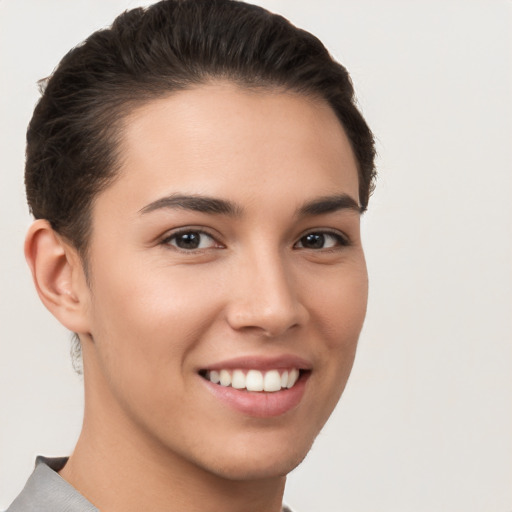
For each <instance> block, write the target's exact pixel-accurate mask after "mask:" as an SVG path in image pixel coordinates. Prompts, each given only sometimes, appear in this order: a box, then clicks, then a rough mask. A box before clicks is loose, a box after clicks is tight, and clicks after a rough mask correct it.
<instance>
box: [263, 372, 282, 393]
mask: <svg viewBox="0 0 512 512" xmlns="http://www.w3.org/2000/svg"><path fill="white" fill-rule="evenodd" d="M280 389H281V376H280V375H279V372H278V371H277V370H270V371H269V372H267V373H266V374H265V378H264V379H263V390H264V391H279V390H280Z"/></svg>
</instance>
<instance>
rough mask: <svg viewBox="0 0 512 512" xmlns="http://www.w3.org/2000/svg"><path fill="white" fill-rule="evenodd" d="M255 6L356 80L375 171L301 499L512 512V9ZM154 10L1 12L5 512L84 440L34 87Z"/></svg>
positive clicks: (293, 485) (10, 3)
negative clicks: (28, 184) (49, 269)
mask: <svg viewBox="0 0 512 512" xmlns="http://www.w3.org/2000/svg"><path fill="white" fill-rule="evenodd" d="M147 3H149V2H147ZM257 3H261V4H262V5H264V6H267V7H269V8H271V9H273V10H275V11H277V12H281V13H283V14H284V15H285V16H287V17H289V18H290V19H291V20H292V21H293V22H295V23H296V24H298V25H299V26H302V27H304V28H307V29H309V30H310V31H312V32H314V33H315V34H317V35H318V36H319V37H320V38H321V39H322V40H323V41H324V42H325V43H326V45H327V46H328V47H329V48H330V49H331V51H332V52H333V54H334V55H335V56H336V57H337V58H338V59H339V60H341V62H343V63H344V64H345V65H346V66H347V67H348V69H349V70H350V71H351V73H352V76H353V80H354V82H355V85H356V89H357V91H358V97H359V100H360V104H361V106H362V109H363V112H364V114H365V115H366V117H367V119H368V121H369V123H370V125H371V126H372V128H373V130H374V131H375V134H376V136H377V139H378V150H379V155H380V156H379V160H378V166H379V171H380V180H379V184H378V189H377V192H376V193H375V195H374V197H373V200H372V201H371V202H370V210H369V212H368V213H367V214H366V215H365V217H364V222H363V224H364V227H363V229H364V232H365V241H366V250H367V256H368V265H369V271H370V281H371V282H370V285H371V290H370V303H369V310H368V318H367V322H366V325H365V328H364V330H363V334H362V337H361V342H360V348H359V353H358V357H357V360H356V364H355V367H354V371H353V374H352V377H351V380H350V382H349V385H348V387H347V389H346V392H345V395H344V397H343V399H342V403H341V404H340V406H339V407H338V409H337V410H336V412H335V414H334V415H333V417H332V419H331V420H330V422H329V423H328V425H327V427H326V428H325V430H324V431H323V433H322V434H321V435H320V436H319V438H318V440H317V442H316V444H315V446H314V448H313V451H312V452H311V454H310V455H309V457H308V459H307V461H306V462H305V463H304V464H303V465H302V466H301V467H300V468H299V469H297V470H296V471H295V472H294V473H293V474H292V475H291V476H290V478H289V484H288V488H287V493H286V496H287V499H288V501H289V502H290V503H291V504H292V505H293V506H295V507H296V508H297V510H298V511H302V512H317V511H320V510H322V511H325V512H339V511H361V512H366V511H370V510H371V511H377V512H379V511H389V512H391V511H393V512H410V511H414V512H422V511H425V512H437V511H449V512H458V511H461V512H490V511H496V512H499V511H503V512H505V511H508V512H510V510H512V434H511V432H512V383H511V380H512V378H511V366H512V365H511V362H512V344H511V338H512V321H511V316H512V275H511V274H512V267H511V262H512V258H511V256H512V226H511V224H512V207H511V204H512V202H511V200H510V197H511V195H512V151H511V147H512V99H511V95H512V36H511V32H512V30H511V22H512V3H511V2H510V1H507V0H416V1H412V0H411V1H406V0H403V1H398V0H392V1H387V0H373V1H372V0H359V1H356V0H342V1H334V0H333V1H317V2H312V1H307V0H300V1H299V0H295V1H292V0H288V1H286V0H282V1H278V0H260V1H259V2H257ZM140 4H141V2H140V1H129V0H88V1H85V0H72V1H71V0H0V65H1V71H0V87H1V94H0V109H1V115H0V123H1V124H0V130H1V137H0V233H1V241H2V247H1V249H0V269H1V270H0V279H1V283H0V285H1V288H0V290H1V293H0V326H1V329H0V337H1V338H0V365H1V371H0V509H3V508H5V507H7V505H8V504H9V503H10V502H11V500H12V499H13V498H14V496H15V495H16V494H17V493H18V492H19V490H20V488H21V487H22V485H23V483H24V481H25V479H26V478H27V476H28V474H29V473H30V472H31V469H32V466H33V459H34V457H35V455H36V454H46V455H66V454H69V452H70V451H71V449H72V447H73V445H74V442H75V440H76V438H77V435H78V432H79V429H80V423H81V408H82V384H81V380H80V378H78V377H77V376H76V375H74V373H73V371H72V369H71V364H70V361H69V356H68V347H69V339H70V336H69V334H68V333H67V332H65V330H64V329H63V328H61V327H60V326H59V325H58V324H57V322H56V321H55V320H54V319H53V318H52V317H51V316H50V315H49V313H47V312H46V310H44V308H43V306H42V305H40V303H39V300H38V298H37V297H36V294H35V292H34V291H33V288H32V284H31V281H30V277H29V273H28V270H27V268H26V267H25V263H24V261H23V257H22V243H23V238H24V232H25V229H26V227H27V226H28V225H29V223H30V218H29V216H28V213H27V209H26V206H25V203H24V192H23V178H22V173H23V160H24V132H25V128H26V125H27V123H28V120H29V118H30V115H31V111H32V109H33V106H34V104H35V102H36V100H37V97H38V92H37V88H36V81H37V80H38V79H39V78H42V77H44V76H46V75H48V74H49V73H50V72H51V70H52V69H53V67H54V66H55V65H56V64H57V62H58V60H59V59H60V57H61V56H62V55H63V54H64V53H65V51H67V50H68V49H69V48H70V47H72V46H73V45H75V44H77V43H78V42H79V41H81V40H82V39H83V38H85V37H86V36H87V35H88V34H89V33H90V32H92V31H93V30H95V29H97V28H99V27H102V26H105V25H107V24H108V23H109V22H111V21H112V20H113V18H114V16H115V15H116V14H118V13H119V12H121V11H122V10H124V9H125V8H128V7H133V6H135V5H140Z"/></svg>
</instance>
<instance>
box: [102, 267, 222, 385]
mask: <svg viewBox="0 0 512 512" xmlns="http://www.w3.org/2000/svg"><path fill="white" fill-rule="evenodd" d="M148 268H149V269H150V270H149V271H148ZM121 269H122V270H121ZM127 269H130V270H127ZM194 274H195V275H194ZM96 276H97V278H96V280H95V282H96V283H97V285H96V286H94V288H93V308H94V311H93V317H94V322H93V323H94V328H93V332H92V335H93V337H94V338H95V341H96V344H97V345H98V349H99V351H100V352H103V353H104V355H105V357H116V358H117V359H118V360H120V361H122V360H126V363H127V364H126V365H121V364H118V365H117V366H118V367H119V368H121V367H123V368H125V369H126V368H129V369H130V372H133V368H132V366H133V361H137V365H136V366H137V369H136V371H137V372H139V373H141V372H143V371H144V372H147V375H145V377H148V376H150V375H155V376H156V374H157V373H158V372H159V369H162V371H164V369H167V370H166V371H168V368H169V365H171V366H172V367H174V368H176V371H181V370H180V368H179V367H180V365H181V364H182V363H183V361H184V360H185V359H186V356H187V354H188V352H189V351H191V350H193V348H194V347H195V344H196V343H197V340H198V339H200V335H201V333H202V332H204V331H205V330H206V329H207V328H208V326H209V325H210V324H211V323H212V321H213V319H214V318H215V316H216V315H217V312H218V309H219V307H220V299H219V298H217V297H216V296H215V293H214V292H212V290H205V284H207V283H205V280H204V279H201V278H200V276H197V270H196V271H195V272H193V269H192V267H187V266H183V267H164V266H160V267H158V266H155V265H153V266H149V265H142V264H140V265H138V264H137V263H136V262H135V263H133V262H132V264H131V265H130V264H128V263H127V262H119V264H118V265H116V266H113V267H110V268H109V267H108V266H106V265H105V266H103V268H102V269H101V270H99V271H98V272H97V274H96ZM130 362H132V364H131V365H129V364H128V363H130ZM132 377H135V375H132ZM140 377H142V375H140Z"/></svg>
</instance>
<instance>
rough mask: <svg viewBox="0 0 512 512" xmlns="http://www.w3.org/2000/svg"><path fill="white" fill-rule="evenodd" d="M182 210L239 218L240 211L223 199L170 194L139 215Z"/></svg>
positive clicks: (141, 211)
mask: <svg viewBox="0 0 512 512" xmlns="http://www.w3.org/2000/svg"><path fill="white" fill-rule="evenodd" d="M176 208H178V209H182V210H192V211H196V212H202V213H213V214H217V215H228V216H230V217H239V216H241V214H242V209H241V208H240V207H239V206H238V205H236V204H235V203H232V202H231V201H227V200H225V199H218V198H215V197H207V196H199V195H181V194H172V195H170V196H166V197H162V198H160V199H157V200H156V201H153V202H152V203H149V204H148V205H146V206H144V208H142V209H141V210H139V213H141V214H144V213H150V212H153V211H155V210H160V209H176Z"/></svg>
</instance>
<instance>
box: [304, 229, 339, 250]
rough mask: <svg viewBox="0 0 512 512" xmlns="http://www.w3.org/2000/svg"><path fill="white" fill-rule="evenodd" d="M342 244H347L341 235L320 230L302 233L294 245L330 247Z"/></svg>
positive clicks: (308, 247)
mask: <svg viewBox="0 0 512 512" xmlns="http://www.w3.org/2000/svg"><path fill="white" fill-rule="evenodd" d="M344 245H348V242H347V240H346V239H345V238H344V237H343V236H341V235H339V234H337V233H329V232H325V231H324V232H322V231H320V232H314V233H308V234H307V235H304V236H303V237H301V238H300V239H299V241H298V242H297V244H296V245H295V247H299V248H301V249H331V248H333V247H339V246H344Z"/></svg>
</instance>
